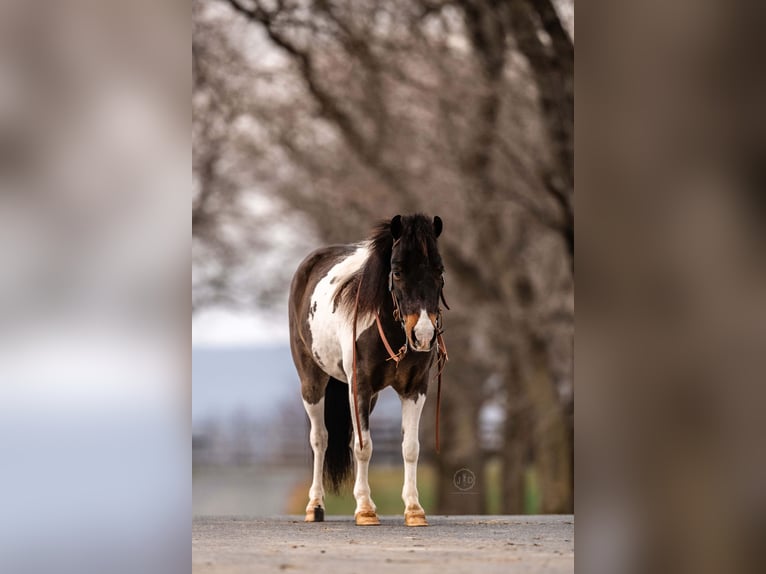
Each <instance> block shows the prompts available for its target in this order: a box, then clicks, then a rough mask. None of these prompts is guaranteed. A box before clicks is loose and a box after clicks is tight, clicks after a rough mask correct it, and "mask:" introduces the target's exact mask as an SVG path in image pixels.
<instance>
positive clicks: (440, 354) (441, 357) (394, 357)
mask: <svg viewBox="0 0 766 574" xmlns="http://www.w3.org/2000/svg"><path fill="white" fill-rule="evenodd" d="M362 280H363V276H361V275H360V277H359V285H358V286H357V289H356V299H355V301H354V324H353V328H352V331H353V334H352V336H353V338H354V340H353V355H352V357H353V358H352V369H353V373H352V378H353V381H352V388H353V395H354V417H355V419H356V428H357V436H358V437H359V448H361V449H363V448H364V441H363V440H362V426H361V424H360V423H359V398H358V393H359V391H358V387H359V384H358V381H357V368H356V323H357V318H358V316H359V295H360V293H361V292H362ZM393 282H394V279H393V271H391V272H390V273H389V275H388V291H389V293H391V299H392V300H393V303H394V320H396V321H398V322H399V323H401V324H402V328H404V320H403V318H402V315H401V311H400V310H399V301H398V300H397V298H396V293H395V292H394V283H393ZM439 298H440V299H441V302H442V303H444V307H445V308H446V309H448V310H449V305H447V301H446V299H445V298H444V280H443V279H442V287H441V289H440V290H439ZM375 324H376V325H377V327H378V334H379V335H380V339H381V340H382V341H383V346H384V347H385V348H386V352H387V353H388V359H386V361H393V362H394V363H395V364H396V366H397V368H398V367H399V362H400V361H401V360H402V359H403V358H404V356H405V355H406V354H407V336H406V331H405V338H404V345H402V347H401V348H400V349H399V351H398V352H396V353H394V350H393V348H392V347H391V343H389V342H388V338H387V337H386V334H385V332H384V331H383V325H382V324H381V322H380V315H379V314H378V312H377V311H375ZM442 333H444V330H443V329H442V310H441V307H439V314H438V316H437V319H436V353H437V358H436V364H437V368H438V374H437V380H438V383H437V387H436V437H435V442H436V452H437V453H439V452H440V443H439V413H440V412H441V399H442V371H443V370H444V366H445V365H446V364H447V361H448V360H449V356H448V355H447V346H446V345H445V344H444V338H443V337H442Z"/></svg>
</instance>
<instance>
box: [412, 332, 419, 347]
mask: <svg viewBox="0 0 766 574" xmlns="http://www.w3.org/2000/svg"><path fill="white" fill-rule="evenodd" d="M412 346H413V347H417V346H418V336H417V334H416V333H415V329H413V330H412Z"/></svg>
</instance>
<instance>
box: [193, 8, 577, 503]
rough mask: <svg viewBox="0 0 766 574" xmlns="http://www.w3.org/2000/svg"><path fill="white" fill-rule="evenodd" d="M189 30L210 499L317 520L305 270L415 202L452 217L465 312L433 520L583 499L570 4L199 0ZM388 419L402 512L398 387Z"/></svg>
mask: <svg viewBox="0 0 766 574" xmlns="http://www.w3.org/2000/svg"><path fill="white" fill-rule="evenodd" d="M192 24H193V27H192V74H193V89H192V143H193V204H192V238H193V239H192V241H193V244H192V259H193V261H192V307H193V319H192V354H193V407H192V425H193V491H194V496H193V500H194V503H193V505H194V508H193V510H194V513H195V514H276V513H284V512H290V513H298V514H300V513H302V512H303V509H304V507H305V504H306V500H307V492H308V487H309V483H310V473H311V460H312V458H311V457H312V455H311V452H310V449H309V447H308V426H307V419H306V416H305V413H304V412H303V408H302V403H301V400H300V394H299V385H298V381H297V376H296V373H295V369H294V367H293V365H292V360H291V357H290V353H289V346H288V338H287V309H286V303H287V290H288V286H289V281H290V279H291V276H292V273H293V271H294V270H295V268H296V267H297V265H298V263H299V262H300V260H301V259H302V258H303V257H304V256H305V255H306V254H308V253H309V252H310V251H311V250H313V249H314V248H316V247H318V246H320V245H323V244H327V243H348V242H355V241H359V240H361V239H362V238H364V237H365V236H366V235H367V234H368V232H369V230H370V229H371V227H372V226H373V225H374V224H375V223H376V222H378V221H379V220H381V219H390V218H391V217H392V216H393V215H395V214H397V213H411V212H415V211H421V212H424V213H427V214H429V215H440V216H441V217H442V218H443V219H444V222H445V231H444V233H443V235H442V237H441V238H440V240H439V244H440V250H441V253H442V255H443V257H444V260H445V264H446V268H447V272H446V297H447V300H448V302H449V303H450V306H451V308H452V310H451V311H448V312H447V313H446V316H445V325H446V333H445V339H446V342H447V346H448V348H449V351H450V362H449V365H448V366H447V369H446V371H445V379H444V393H443V403H442V429H441V432H442V438H441V442H442V452H441V454H440V455H438V456H437V455H435V453H434V451H433V448H434V439H433V434H434V433H433V430H434V429H433V420H434V405H435V400H433V398H431V399H430V400H429V403H427V406H426V408H425V410H424V415H423V417H424V419H423V423H422V425H421V427H422V428H421V437H420V438H421V458H420V461H421V464H420V469H419V479H420V483H419V489H420V492H421V501H422V502H423V504H424V507H425V509H426V511H427V512H431V513H444V514H484V513H503V514H517V513H569V512H572V511H573V494H574V493H573V484H574V482H573V414H574V387H573V348H574V205H573V194H574V163H573V143H574V142H573V137H574V92H573V90H574V8H573V2H568V1H566V0H561V1H552V0H542V1H538V0H521V1H514V2H485V1H483V0H464V1H463V0H456V1H444V2H443V1H439V0H417V1H409V0H408V1H404V0H401V1H400V0H387V1H371V0H370V1H368V0H359V1H312V2H306V1H281V0H280V1H274V2H266V1H260V0H259V1H252V0H205V1H200V0H193V2H192ZM433 387H434V388H432V389H431V390H433V391H435V385H433ZM430 394H431V393H429V395H430ZM371 425H372V436H373V440H374V444H375V454H374V456H373V461H372V465H371V479H370V482H371V487H372V492H373V498H374V499H375V501H376V503H377V504H378V509H379V511H380V512H381V513H383V514H399V513H401V512H402V502H401V500H400V492H401V485H402V479H403V470H402V463H401V446H400V442H401V438H400V430H399V429H400V408H399V400H398V398H397V397H396V394H395V393H394V392H393V391H391V390H390V389H388V390H386V391H384V392H383V393H381V400H380V401H379V403H378V405H377V407H376V409H375V412H374V413H373V416H372V422H371ZM349 491H350V488H349ZM327 506H328V511H329V512H330V513H332V514H338V513H346V514H348V513H352V512H353V507H354V506H353V499H352V497H351V496H350V492H349V493H347V494H346V495H345V496H341V497H333V498H332V499H330V500H328V502H327Z"/></svg>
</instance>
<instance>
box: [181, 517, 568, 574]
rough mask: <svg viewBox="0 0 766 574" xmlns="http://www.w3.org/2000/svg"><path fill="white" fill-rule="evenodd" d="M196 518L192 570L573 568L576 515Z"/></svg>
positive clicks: (424, 573)
mask: <svg viewBox="0 0 766 574" xmlns="http://www.w3.org/2000/svg"><path fill="white" fill-rule="evenodd" d="M302 520H303V517H298V516H280V517H274V518H245V517H197V518H195V519H194V522H193V527H192V560H193V571H194V572H195V573H198V574H203V573H205V574H207V573H216V574H219V573H220V574H235V573H239V572H248V573H249V572H280V571H286V572H290V571H295V572H301V571H305V572H311V573H312V574H313V573H320V574H321V573H325V572H328V573H332V574H344V573H346V572H348V573H355V574H356V573H361V574H377V573H378V572H381V573H388V572H391V573H394V572H395V573H396V574H402V573H403V572H404V570H403V568H406V569H407V571H409V570H410V569H411V568H412V569H416V570H417V573H418V574H429V573H435V572H438V573H439V574H447V573H453V572H456V573H463V572H464V573H466V574H474V573H476V572H480V573H482V574H485V573H492V572H497V573H501V572H502V573H503V574H506V573H514V574H515V573H519V574H522V573H528V572H529V573H531V572H534V573H543V572H545V573H547V572H555V573H559V572H567V573H568V572H574V517H573V516H429V517H428V520H429V523H430V524H431V526H430V527H428V528H407V527H405V526H404V519H403V518H402V517H400V516H395V517H394V516H384V517H381V525H380V526H367V527H359V526H355V525H354V520H353V518H352V517H350V516H349V517H329V518H328V520H327V521H326V522H323V523H316V524H305V523H304V522H303V521H302Z"/></svg>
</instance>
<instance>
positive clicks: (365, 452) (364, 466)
mask: <svg viewBox="0 0 766 574" xmlns="http://www.w3.org/2000/svg"><path fill="white" fill-rule="evenodd" d="M349 401H351V402H350V404H351V422H352V425H353V427H354V433H353V436H352V437H351V440H353V441H354V444H353V447H354V448H353V450H354V460H355V461H356V479H355V480H354V498H355V499H356V510H355V511H354V514H356V513H357V512H361V511H364V510H372V511H373V512H374V511H375V509H376V506H375V503H374V502H373V501H372V497H371V496H370V483H369V479H368V469H369V466H370V459H371V458H372V439H371V438H370V430H369V429H367V430H364V431H362V441H363V442H364V448H363V449H362V448H359V429H357V427H356V415H355V414H354V395H353V387H352V386H351V385H349ZM360 422H361V414H360Z"/></svg>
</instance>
